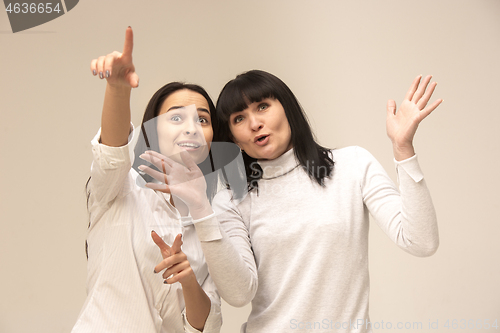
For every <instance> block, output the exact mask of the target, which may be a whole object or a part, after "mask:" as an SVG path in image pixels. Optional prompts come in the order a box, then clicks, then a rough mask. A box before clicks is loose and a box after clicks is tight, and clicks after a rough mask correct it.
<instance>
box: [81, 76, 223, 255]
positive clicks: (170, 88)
mask: <svg viewBox="0 0 500 333" xmlns="http://www.w3.org/2000/svg"><path fill="white" fill-rule="evenodd" d="M184 89H187V90H190V91H193V92H196V93H198V94H200V95H202V96H203V97H204V98H205V100H206V101H207V103H208V107H209V109H210V120H211V123H212V129H213V133H214V135H213V140H212V141H213V142H216V141H222V140H221V137H220V134H219V133H220V130H219V127H220V126H219V120H218V118H217V117H216V116H215V114H216V109H215V105H214V103H213V101H212V99H211V98H210V96H209V95H208V93H207V92H206V91H205V89H203V88H202V87H201V86H199V85H196V84H188V83H183V82H171V83H168V84H166V85H164V86H163V87H161V88H160V89H158V91H156V93H155V94H154V95H153V97H151V99H150V100H149V103H148V105H147V106H146V110H145V111H144V116H143V118H142V122H141V133H140V135H139V139H138V141H137V144H136V146H135V148H134V155H135V158H134V163H133V164H132V168H134V169H135V170H136V171H138V172H139V174H140V175H141V176H142V178H143V179H144V181H145V182H151V181H152V180H153V178H152V177H150V176H149V175H147V174H145V173H143V172H142V171H140V170H138V169H137V167H138V166H139V165H144V164H147V163H146V162H145V161H144V160H142V159H140V158H139V156H140V155H141V154H142V153H144V152H145V151H146V150H153V151H157V152H159V151H160V146H159V142H158V133H157V130H156V124H157V118H158V115H159V114H160V111H161V107H162V105H163V102H164V101H165V100H166V99H167V97H168V96H170V95H171V94H173V93H174V92H176V91H179V90H184ZM198 166H199V167H200V169H201V170H202V172H203V174H204V175H207V174H210V173H212V172H213V171H215V170H214V165H213V160H212V153H211V152H209V154H208V157H207V158H206V159H205V160H204V161H203V162H201V163H200V164H198ZM153 168H154V167H153ZM90 180H91V178H90V177H89V179H88V180H87V183H86V185H85V190H86V194H87V209H88V204H89V199H90V187H89V184H90ZM206 180H207V197H208V199H209V200H210V201H211V200H212V199H213V197H214V196H215V194H216V192H217V183H218V178H217V177H206ZM89 227H90V221H89ZM85 253H86V255H87V258H88V243H87V242H85Z"/></svg>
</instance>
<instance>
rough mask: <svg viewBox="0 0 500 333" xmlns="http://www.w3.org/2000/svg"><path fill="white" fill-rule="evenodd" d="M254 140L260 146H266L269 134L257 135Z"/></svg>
mask: <svg viewBox="0 0 500 333" xmlns="http://www.w3.org/2000/svg"><path fill="white" fill-rule="evenodd" d="M253 142H254V143H255V144H256V145H258V146H264V145H266V144H267V143H268V142H269V134H261V135H257V136H256V137H255V138H254V140H253Z"/></svg>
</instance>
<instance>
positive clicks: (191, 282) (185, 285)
mask: <svg viewBox="0 0 500 333" xmlns="http://www.w3.org/2000/svg"><path fill="white" fill-rule="evenodd" d="M179 282H180V284H181V285H182V289H183V290H184V291H189V290H191V289H193V288H198V287H199V284H198V281H197V280H196V275H194V272H193V270H191V273H190V274H189V275H188V276H186V277H185V278H184V279H182V280H181V281H179Z"/></svg>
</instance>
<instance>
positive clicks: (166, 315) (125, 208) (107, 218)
mask: <svg viewBox="0 0 500 333" xmlns="http://www.w3.org/2000/svg"><path fill="white" fill-rule="evenodd" d="M138 133H139V131H138V130H135V131H133V133H132V134H131V137H134V138H135V140H134V139H132V140H130V141H129V143H128V144H127V145H125V146H123V147H109V146H105V145H103V144H101V143H99V138H100V130H99V132H98V133H97V135H96V136H95V137H94V139H93V140H92V151H93V156H94V159H93V163H92V167H91V179H90V183H89V190H90V198H89V202H88V208H89V213H90V227H89V230H88V237H87V242H88V268H87V272H88V277H87V299H86V300H85V303H84V305H83V308H82V310H81V312H80V315H79V317H78V320H77V322H76V324H75V326H74V328H73V330H72V333H80V332H99V333H106V332H110V333H111V332H112V333H117V332H120V333H127V332H130V333H142V332H144V333H149V332H151V333H153V332H158V333H171V332H172V333H173V332H175V333H178V332H199V331H198V330H196V329H194V328H193V327H191V325H190V324H189V323H188V321H187V319H186V315H185V305H184V298H183V294H182V287H181V284H180V283H174V284H172V285H170V284H164V283H163V281H164V280H163V278H162V274H161V273H159V274H155V273H154V267H155V266H156V265H157V264H158V263H160V262H161V261H162V256H161V253H160V250H159V248H158V247H157V246H156V244H155V243H154V242H153V240H152V238H151V231H152V230H154V231H156V233H157V234H158V235H160V236H161V237H162V238H163V240H164V241H165V242H166V243H167V244H169V245H172V243H173V241H174V239H175V236H176V235H177V234H179V233H182V234H183V238H182V239H183V245H182V251H183V252H184V253H185V254H186V255H187V257H188V260H189V263H190V265H191V267H192V269H193V271H194V273H195V275H196V278H197V280H198V283H199V284H200V286H201V287H202V288H203V290H204V291H205V293H206V294H207V295H208V297H209V298H210V301H211V309H210V314H209V316H208V318H207V320H206V323H205V328H204V330H203V332H219V331H220V326H221V325H222V318H221V313H220V298H219V295H218V293H217V290H216V288H215V285H214V283H213V281H212V279H211V278H210V275H209V274H208V269H207V265H206V263H205V259H204V256H203V252H202V250H201V246H200V242H199V240H198V237H197V235H196V231H195V229H194V226H193V225H192V223H191V224H190V223H189V220H186V219H185V218H184V219H181V217H180V215H179V212H178V211H177V210H176V209H175V207H173V206H172V205H171V204H170V202H169V199H170V198H169V195H168V194H164V193H160V192H155V191H153V190H151V189H148V188H144V187H143V186H140V184H141V182H142V184H143V183H144V181H143V180H142V177H140V175H139V174H138V173H137V172H136V171H135V170H133V169H132V168H131V165H132V163H133V160H134V153H133V149H134V145H135V142H136V138H137V136H138ZM138 184H139V185H138Z"/></svg>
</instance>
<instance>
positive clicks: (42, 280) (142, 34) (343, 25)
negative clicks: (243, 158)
mask: <svg viewBox="0 0 500 333" xmlns="http://www.w3.org/2000/svg"><path fill="white" fill-rule="evenodd" d="M128 25H131V26H132V27H133V28H134V32H135V50H134V57H135V58H134V60H135V64H136V68H137V71H138V73H139V76H140V79H141V85H140V88H139V89H136V90H134V91H133V97H132V107H133V121H134V123H135V124H138V123H139V120H140V118H141V115H142V112H143V110H144V107H145V105H146V103H147V101H148V99H149V98H150V96H151V95H152V94H153V92H154V91H155V90H156V89H157V88H159V87H160V86H161V85H163V84H164V83H166V82H169V81H173V80H186V81H190V82H196V83H199V84H201V85H203V86H204V87H206V88H207V89H208V91H209V92H210V94H211V95H212V97H213V98H214V99H216V98H217V96H218V93H219V91H220V89H221V87H222V86H223V84H225V83H226V82H227V81H228V80H229V79H231V78H233V77H234V76H235V75H236V74H237V73H240V72H242V71H245V70H248V69H253V68H259V69H264V70H267V71H270V72H272V73H274V74H276V75H277V76H279V77H280V78H282V79H283V80H284V81H285V82H286V83H287V84H288V85H289V86H290V87H291V89H292V90H293V91H294V92H295V93H296V95H297V96H298V98H299V100H300V101H301V103H302V105H303V107H304V108H305V110H306V111H307V113H308V115H309V117H310V120H311V122H312V125H313V127H314V129H315V132H316V134H317V137H318V139H319V141H320V142H321V143H322V144H324V145H326V146H329V147H344V146H350V145H360V146H363V147H365V148H367V149H368V150H369V151H371V152H372V154H374V155H375V156H376V157H377V159H378V160H379V161H380V162H381V163H382V164H383V165H384V166H385V167H386V169H387V170H388V172H389V173H390V175H391V176H392V177H393V178H395V173H394V171H393V165H392V157H391V146H390V142H389V140H388V139H387V137H386V134H385V103H386V100H387V99H389V98H393V99H395V100H396V101H397V102H398V103H400V102H401V100H402V98H403V97H404V94H405V92H406V90H407V88H408V87H409V84H410V83H411V81H412V79H413V78H414V77H415V76H416V75H418V74H424V75H425V74H433V75H434V78H435V80H436V81H437V82H438V83H439V84H438V87H437V91H436V93H435V97H436V98H444V100H445V101H444V103H443V104H442V106H440V107H439V109H438V110H437V111H436V112H435V113H434V114H432V115H431V116H430V117H429V118H428V119H426V120H425V122H424V123H422V124H421V126H420V128H419V131H418V132H417V137H416V142H415V145H416V149H417V152H418V154H419V156H420V157H419V158H420V162H421V166H422V168H423V170H424V173H425V175H426V179H427V182H428V184H429V187H430V189H431V192H432V195H433V199H434V202H435V206H436V209H437V213H438V217H439V229H440V236H441V245H440V249H439V250H438V252H437V253H436V254H435V255H434V256H433V257H431V258H427V259H420V258H415V257H412V256H410V255H408V254H406V253H404V252H403V251H401V250H399V249H398V248H397V247H396V246H395V245H393V244H392V242H391V241H390V240H389V239H388V238H387V237H386V236H385V235H384V234H383V233H382V232H381V231H380V230H379V228H378V227H377V226H376V225H375V224H373V228H372V232H371V236H370V243H371V244H370V274H371V310H370V312H371V319H372V321H373V322H379V323H380V322H381V321H384V322H385V323H386V322H388V321H390V322H392V323H394V325H395V323H397V322H403V323H406V322H412V323H413V322H422V323H423V325H424V326H423V327H424V329H421V330H410V329H408V330H405V331H408V332H422V331H433V332H436V331H447V330H446V329H445V328H444V324H445V322H446V320H447V319H450V320H453V319H457V320H462V319H465V320H467V321H469V320H474V321H476V320H481V321H483V323H484V320H486V319H488V320H489V323H490V324H491V323H492V322H493V321H494V320H495V319H498V320H499V322H498V324H499V325H500V297H499V296H500V286H499V283H498V281H500V266H499V258H498V254H499V253H500V242H499V241H498V237H499V234H500V225H499V217H498V199H499V195H498V188H500V178H499V176H498V174H499V170H500V158H499V147H500V145H499V143H500V134H499V133H500V131H499V125H500V107H499V101H498V96H499V91H500V80H499V77H500V62H499V59H500V44H499V42H500V1H498V0H475V1H469V0H467V1H462V0H445V1H444V0H443V1H434V0H432V1H431V0H424V1H423V0H419V1H416V0H414V1H409V0H408V1H406V0H405V1H401V0H384V1H380V0H379V1H336V0H309V1H306V0H300V1H299V0H286V1H284V0H283V1H278V0H268V1H261V0H253V1H248V0H245V1H240V0H231V1H229V0H227V1H220V0H218V1H216V0H206V1H202V0H196V1H195V0H184V1H164V0H162V1H159V0H157V1H152V0H150V1H143V2H142V1H131V0H122V1H110V0H101V1H97V0H86V1H80V3H79V4H78V5H77V7H75V8H74V9H73V10H72V11H71V12H69V13H68V14H66V15H64V16H62V17H60V18H58V19H56V20H54V21H52V22H49V23H46V24H44V25H42V26H39V27H36V28H33V29H31V30H28V31H26V32H20V33H16V34H12V32H11V30H10V26H9V23H8V20H7V15H6V13H5V12H4V11H0V73H1V74H0V78H1V79H0V105H1V111H0V112H1V113H0V152H1V164H0V165H1V166H0V168H1V172H0V186H1V194H0V195H1V196H0V211H1V215H0V216H1V222H0V272H1V274H0V332H1V333H21V332H22V333H24V332H39V333H58V332H69V331H70V330H71V328H72V326H73V324H74V323H75V321H76V318H77V315H78V312H79V310H80V307H81V306H82V304H83V301H84V298H85V279H86V259H85V254H84V241H85V236H86V235H85V234H86V226H87V221H88V220H87V214H86V209H85V195H84V185H85V182H86V180H87V177H88V175H89V166H90V161H91V152H90V140H91V138H92V137H93V135H94V134H95V132H96V131H97V129H98V127H99V123H100V111H101V105H102V98H103V93H104V87H105V84H104V82H100V81H99V80H98V79H96V78H95V77H92V76H91V75H90V72H89V69H88V68H89V63H90V60H91V59H92V58H94V57H97V56H99V55H102V54H106V53H108V52H111V51H113V50H115V49H116V50H119V51H121V49H122V45H123V37H124V31H125V28H126V27H127V26H128ZM325 264H327V263H325ZM304 292H307V291H304ZM223 311H224V312H223V314H224V320H225V324H224V326H223V330H222V332H224V333H228V332H237V331H238V329H239V326H240V324H241V323H242V322H244V321H245V318H246V316H247V313H248V311H249V306H247V307H245V308H243V309H236V308H232V307H230V306H227V305H225V306H224V308H223ZM429 321H431V322H436V321H439V328H440V329H439V330H430V329H428V324H429ZM451 324H452V322H451V321H450V326H451ZM468 324H469V323H468ZM476 325H477V323H476V322H475V323H474V324H473V325H472V326H476ZM472 326H471V327H472ZM379 331H383V330H379ZM449 331H452V329H451V327H450V329H449ZM461 331H467V332H484V331H485V330H484V329H468V330H461ZM489 331H495V330H491V329H490V330H489Z"/></svg>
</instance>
